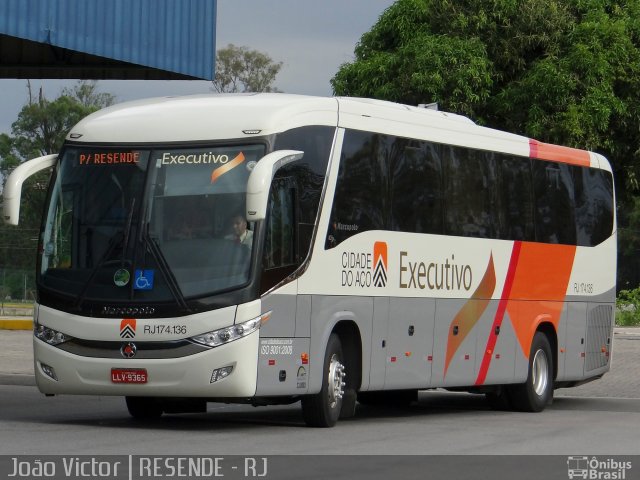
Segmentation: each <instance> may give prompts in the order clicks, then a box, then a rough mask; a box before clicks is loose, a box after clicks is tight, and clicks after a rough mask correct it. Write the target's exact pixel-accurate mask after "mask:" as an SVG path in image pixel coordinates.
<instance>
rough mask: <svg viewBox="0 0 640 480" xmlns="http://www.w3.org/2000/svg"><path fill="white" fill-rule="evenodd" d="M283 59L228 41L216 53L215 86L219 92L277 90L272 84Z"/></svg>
mask: <svg viewBox="0 0 640 480" xmlns="http://www.w3.org/2000/svg"><path fill="white" fill-rule="evenodd" d="M281 68H282V62H274V61H273V60H272V59H271V57H269V55H267V54H265V53H262V52H259V51H257V50H250V49H249V48H247V47H237V46H236V45H233V44H229V45H227V46H226V47H225V48H222V49H220V50H218V53H217V55H216V77H215V79H214V80H213V88H214V89H215V90H216V91H217V92H218V93H222V92H227V93H235V92H277V91H278V90H277V89H276V88H275V87H273V86H272V84H273V82H274V80H275V78H276V75H278V72H279V71H280V69H281Z"/></svg>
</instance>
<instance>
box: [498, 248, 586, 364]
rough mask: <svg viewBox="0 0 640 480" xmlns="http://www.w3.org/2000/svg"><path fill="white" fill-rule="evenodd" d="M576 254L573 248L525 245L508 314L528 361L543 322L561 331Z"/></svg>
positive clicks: (514, 282) (508, 306) (519, 260)
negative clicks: (536, 334)
mask: <svg viewBox="0 0 640 480" xmlns="http://www.w3.org/2000/svg"><path fill="white" fill-rule="evenodd" d="M575 253H576V247H575V246H573V245H550V244H543V243H523V244H522V248H521V250H520V257H519V259H518V267H517V269H516V275H515V278H514V281H513V287H512V288H511V294H510V296H509V303H508V304H507V313H508V314H509V318H510V319H511V323H512V325H513V329H514V330H515V333H516V337H517V338H518V342H519V343H520V348H521V349H522V352H523V354H524V356H525V357H526V358H529V350H530V348H531V341H532V340H533V335H534V334H535V332H536V329H537V328H538V325H540V323H542V322H544V321H549V322H551V324H553V326H554V328H555V329H556V332H557V331H558V323H559V322H560V314H561V313H562V308H563V306H564V299H565V296H566V294H567V287H568V285H569V279H570V277H571V269H572V268H573V260H574V258H575ZM522 300H525V301H522Z"/></svg>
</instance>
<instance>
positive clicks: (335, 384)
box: [302, 333, 346, 427]
mask: <svg viewBox="0 0 640 480" xmlns="http://www.w3.org/2000/svg"><path fill="white" fill-rule="evenodd" d="M345 376H346V372H345V368H344V356H343V354H342V344H341V343H340V338H339V337H338V335H336V334H335V333H333V334H331V336H330V337H329V341H328V342H327V349H326V351H325V354H324V363H323V367H322V387H321V389H320V392H318V393H316V394H315V395H307V396H305V397H303V398H302V416H303V418H304V421H305V423H306V424H307V425H308V426H310V427H333V426H334V425H335V424H336V422H337V421H338V418H339V417H340V410H341V409H342V397H343V395H344V388H345V381H344V379H345Z"/></svg>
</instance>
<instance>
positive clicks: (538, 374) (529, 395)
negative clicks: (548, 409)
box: [509, 332, 553, 412]
mask: <svg viewBox="0 0 640 480" xmlns="http://www.w3.org/2000/svg"><path fill="white" fill-rule="evenodd" d="M509 398H510V399H511V404H512V405H513V407H514V409H516V410H520V411H523V412H541V411H542V410H544V407H545V406H546V405H547V404H548V403H550V402H551V400H552V398H553V356H552V354H551V345H550V343H549V339H548V338H547V336H546V335H545V334H544V333H542V332H536V334H535V336H534V337H533V342H532V343H531V353H530V354H529V373H528V375H527V381H526V382H525V383H522V384H519V385H513V386H511V388H510V391H509Z"/></svg>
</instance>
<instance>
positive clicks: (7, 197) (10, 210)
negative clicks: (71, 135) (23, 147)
mask: <svg viewBox="0 0 640 480" xmlns="http://www.w3.org/2000/svg"><path fill="white" fill-rule="evenodd" d="M57 158H58V155H45V156H44V157H38V158H34V159H32V160H28V161H26V162H24V163H21V164H20V165H18V166H17V167H16V168H15V169H14V170H13V172H11V175H9V177H8V178H7V181H6V182H5V184H4V192H3V194H2V196H3V199H4V205H3V207H2V209H3V216H4V221H5V223H8V224H9V225H18V220H19V218H20V197H21V196H22V184H23V183H24V181H25V180H26V179H27V178H29V177H30V176H32V175H35V174H36V173H38V172H39V171H40V170H44V169H45V168H49V167H52V166H53V165H55V163H56V160H57Z"/></svg>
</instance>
